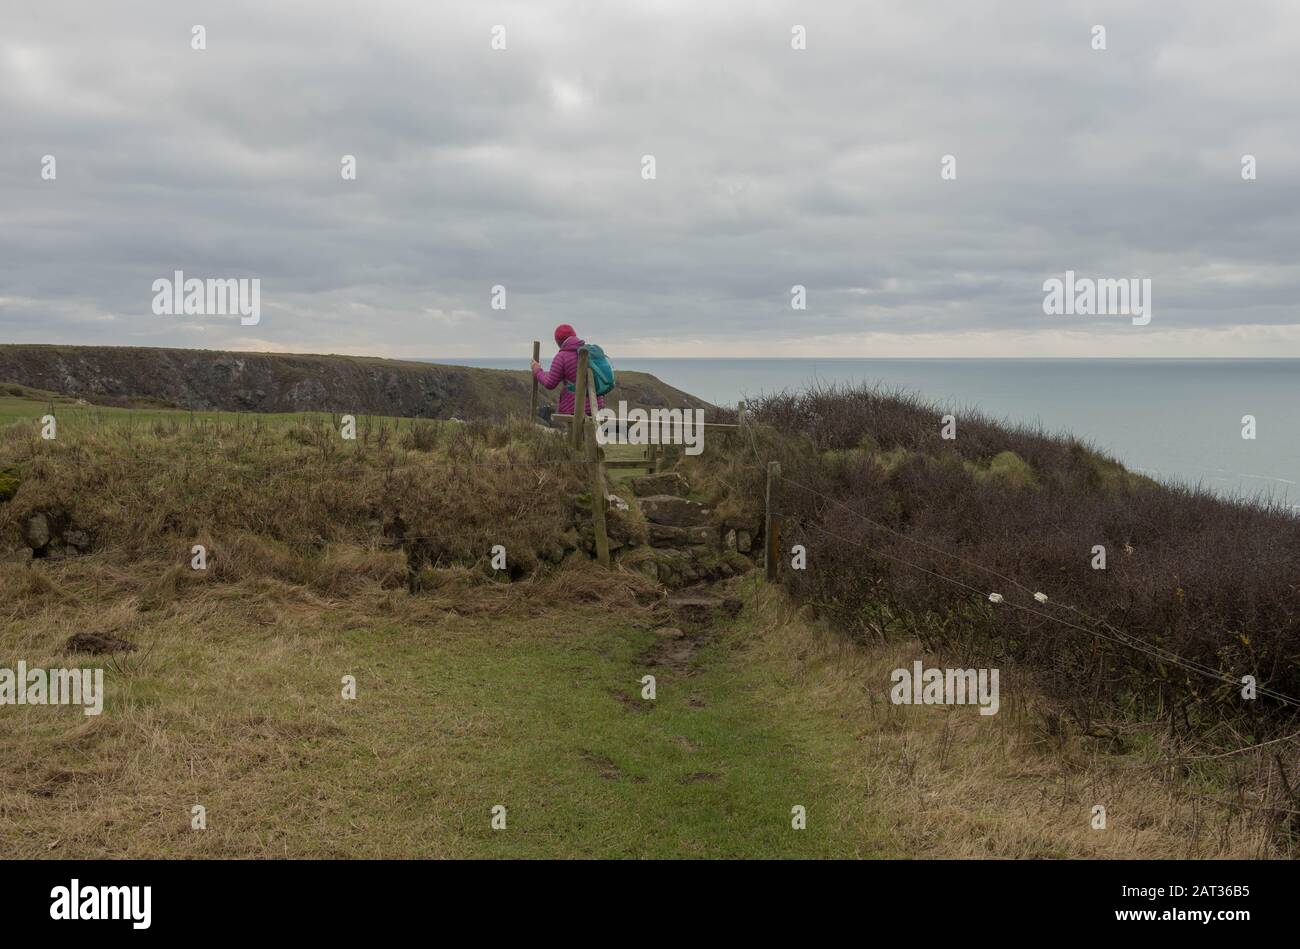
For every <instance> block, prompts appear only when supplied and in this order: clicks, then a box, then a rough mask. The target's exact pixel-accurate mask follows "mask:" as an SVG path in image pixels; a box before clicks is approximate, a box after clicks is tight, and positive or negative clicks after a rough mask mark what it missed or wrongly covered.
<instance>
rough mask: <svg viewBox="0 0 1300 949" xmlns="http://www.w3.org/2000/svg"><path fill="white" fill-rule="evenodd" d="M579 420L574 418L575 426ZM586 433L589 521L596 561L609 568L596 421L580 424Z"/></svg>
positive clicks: (588, 419)
mask: <svg viewBox="0 0 1300 949" xmlns="http://www.w3.org/2000/svg"><path fill="white" fill-rule="evenodd" d="M580 421H581V420H579V419H578V418H574V420H573V422H574V424H575V425H577V424H579V422H580ZM582 425H583V428H585V429H586V431H587V461H588V462H590V464H588V465H587V467H588V468H590V469H591V520H592V524H593V526H594V527H595V534H596V559H597V560H599V561H600V565H601V566H602V567H605V568H606V569H608V568H609V535H608V534H607V533H605V465H604V464H603V463H602V461H601V454H602V452H601V449H600V445H599V444H597V442H596V420H595V419H593V418H590V417H589V418H587V419H586V420H585V422H583V423H582Z"/></svg>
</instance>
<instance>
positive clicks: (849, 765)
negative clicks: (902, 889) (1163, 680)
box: [745, 587, 1293, 859]
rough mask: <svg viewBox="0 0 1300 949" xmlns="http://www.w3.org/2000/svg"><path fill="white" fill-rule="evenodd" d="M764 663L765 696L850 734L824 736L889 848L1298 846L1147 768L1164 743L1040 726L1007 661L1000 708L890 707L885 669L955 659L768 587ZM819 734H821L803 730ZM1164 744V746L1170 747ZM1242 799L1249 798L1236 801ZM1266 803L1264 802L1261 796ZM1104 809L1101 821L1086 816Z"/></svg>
mask: <svg viewBox="0 0 1300 949" xmlns="http://www.w3.org/2000/svg"><path fill="white" fill-rule="evenodd" d="M754 609H755V612H756V614H757V617H756V622H760V623H761V624H762V627H761V630H760V632H759V634H758V635H757V636H755V637H754V638H752V639H749V640H747V641H746V644H745V649H746V652H747V655H748V657H749V659H750V661H752V662H753V663H754V664H755V665H756V666H757V667H759V668H763V669H766V670H769V671H775V670H785V671H786V674H785V675H778V676H777V677H776V678H775V679H774V681H773V687H772V688H771V689H770V692H769V694H768V695H767V700H769V701H772V702H774V703H777V704H778V706H781V707H784V708H791V707H792V706H794V705H796V704H797V705H799V706H803V707H811V709H812V710H813V711H814V714H815V717H816V718H818V719H820V720H824V721H835V722H838V723H839V726H838V727H839V728H840V729H842V730H843V731H845V732H847V733H851V734H852V736H853V740H852V741H851V742H848V743H835V742H825V747H826V749H827V752H828V754H831V755H833V760H834V766H835V767H836V768H837V769H838V770H841V771H842V773H843V775H844V776H845V781H846V784H847V785H848V786H850V787H851V788H853V789H855V791H856V794H854V795H846V796H845V798H844V800H843V806H844V807H845V808H852V807H869V808H870V809H871V810H872V811H873V813H874V814H875V815H876V816H877V817H878V819H879V823H880V826H881V827H882V829H883V830H884V832H885V833H886V834H887V835H888V841H887V849H888V850H889V851H891V852H894V853H898V854H902V855H909V856H914V857H928V858H974V857H981V858H987V857H999V858H1039V857H1051V858H1121V859H1127V858H1144V859H1165V858H1260V857H1285V856H1291V855H1293V849H1292V846H1291V845H1290V844H1289V843H1288V842H1287V841H1286V839H1285V838H1279V836H1278V835H1277V834H1276V833H1274V832H1272V829H1271V828H1270V825H1269V822H1268V821H1265V820H1261V819H1260V814H1259V812H1258V810H1257V809H1256V808H1252V807H1250V806H1246V807H1242V806H1239V805H1238V803H1237V802H1228V803H1226V804H1225V803H1223V802H1221V801H1220V800H1219V799H1218V795H1217V794H1215V793H1214V792H1213V791H1212V790H1209V789H1200V790H1198V789H1196V788H1194V787H1192V786H1190V782H1189V781H1188V780H1186V779H1185V778H1183V779H1180V778H1173V779H1170V778H1168V777H1167V776H1166V774H1165V773H1163V772H1162V771H1161V769H1159V768H1153V767H1152V765H1153V763H1154V761H1155V760H1156V758H1157V757H1158V754H1157V753H1156V752H1155V751H1152V753H1151V754H1147V755H1137V754H1130V755H1111V754H1106V753H1104V752H1102V751H1100V750H1098V749H1097V748H1095V747H1089V743H1088V742H1087V741H1086V739H1083V738H1081V737H1080V736H1078V735H1073V736H1068V737H1061V736H1055V735H1048V734H1045V733H1044V729H1043V727H1042V722H1043V720H1044V719H1043V716H1042V715H1041V713H1043V712H1049V713H1050V712H1051V706H1050V705H1048V704H1047V703H1045V702H1043V700H1041V699H1040V698H1039V697H1038V696H1036V695H1035V694H1034V692H1033V691H1032V687H1017V685H1016V682H1017V679H1018V677H1017V676H1015V674H1014V672H1011V671H1009V670H1003V678H1002V689H1001V692H1002V705H1001V710H1000V711H999V713H998V714H996V715H993V716H980V715H979V714H978V712H977V711H976V709H974V708H973V707H958V708H942V707H937V706H919V705H917V706H909V705H894V704H892V703H891V702H890V701H889V685H890V673H891V672H892V670H894V669H897V668H910V667H911V664H912V662H913V661H915V660H917V659H921V660H923V661H924V662H925V663H926V665H927V667H929V666H938V667H943V666H945V665H947V663H945V662H944V661H943V660H942V658H941V657H938V656H934V655H931V654H927V653H926V652H925V651H924V650H923V649H922V648H921V646H920V644H919V643H892V644H889V645H875V646H867V645H863V644H860V643H855V642H852V641H850V640H848V639H847V638H845V637H844V636H843V635H841V634H839V633H835V632H833V631H830V630H829V629H827V628H826V627H825V626H824V625H823V624H820V623H810V622H808V621H806V620H805V619H804V618H802V617H801V615H800V614H799V613H798V612H797V611H796V610H795V609H794V608H793V607H792V606H791V605H790V604H789V603H788V601H786V599H785V597H784V594H783V593H781V592H779V591H776V590H773V589H771V588H768V587H760V588H758V590H757V600H756V602H755V603H754ZM809 740H810V741H819V740H820V739H819V737H818V736H809ZM1162 750H1163V751H1169V750H1170V749H1162ZM1242 803H1245V804H1247V805H1249V804H1250V802H1249V801H1245V802H1242ZM1259 803H1260V802H1259V801H1256V802H1255V804H1256V805H1258V804H1259ZM1096 804H1101V805H1103V806H1105V808H1106V812H1107V829H1105V830H1093V829H1092V828H1091V826H1090V818H1091V812H1092V807H1093V806H1094V805H1096Z"/></svg>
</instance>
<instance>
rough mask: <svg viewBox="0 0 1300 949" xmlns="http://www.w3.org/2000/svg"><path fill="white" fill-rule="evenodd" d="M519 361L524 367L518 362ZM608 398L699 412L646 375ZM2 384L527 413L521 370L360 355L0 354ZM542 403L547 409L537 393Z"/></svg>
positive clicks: (205, 398) (230, 403) (550, 398)
mask: <svg viewBox="0 0 1300 949" xmlns="http://www.w3.org/2000/svg"><path fill="white" fill-rule="evenodd" d="M521 361H522V360H521ZM618 378H619V385H618V387H617V388H616V389H615V390H614V393H613V396H612V399H613V401H614V402H615V403H617V401H618V400H619V399H626V400H627V401H628V403H629V405H640V406H643V407H646V408H652V407H669V406H672V407H676V406H681V407H684V408H685V407H689V408H696V407H707V403H705V402H702V401H701V400H699V399H696V398H694V397H693V396H690V395H688V394H687V393H685V392H681V391H680V390H678V389H674V388H673V387H672V386H668V385H665V384H663V383H662V382H660V381H659V380H658V379H656V378H655V377H654V376H651V375H647V374H646V373H638V372H627V373H619V374H618ZM0 382H16V383H18V384H20V385H25V386H30V387H31V388H35V389H47V390H50V391H54V392H60V393H64V394H67V395H74V396H79V397H81V398H83V399H86V400H87V401H89V402H101V403H115V402H118V403H120V402H122V401H125V400H148V401H152V402H161V403H165V404H169V405H175V406H178V407H181V408H187V409H195V410H207V411H211V410H220V411H229V412H308V411H320V412H349V413H352V414H366V415H395V416H405V417H418V418H451V417H453V416H455V417H458V418H462V419H470V418H480V417H491V416H500V415H503V414H506V413H515V412H519V411H521V410H522V411H526V410H527V408H528V400H529V394H530V392H531V389H532V381H531V378H530V377H529V375H528V373H527V371H524V370H521V371H518V372H515V371H509V370H500V369H478V368H470V367H466V366H441V365H432V364H429V363H419V362H405V361H401V360H393V359H372V358H367V357H359V356H312V355H296V354H284V353H232V352H221V351H212V350H199V349H144V348H133V347H110V346H25V345H4V346H0ZM541 396H542V398H541V402H540V404H543V405H544V404H547V403H552V404H553V403H554V394H553V393H547V392H545V391H544V390H543V392H542V393H541Z"/></svg>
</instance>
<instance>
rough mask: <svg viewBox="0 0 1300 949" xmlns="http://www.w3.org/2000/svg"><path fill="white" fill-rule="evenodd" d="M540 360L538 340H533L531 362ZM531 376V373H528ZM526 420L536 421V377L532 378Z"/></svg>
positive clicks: (540, 345)
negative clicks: (531, 394)
mask: <svg viewBox="0 0 1300 949" xmlns="http://www.w3.org/2000/svg"><path fill="white" fill-rule="evenodd" d="M541 358H542V344H541V342H540V341H539V340H536V339H535V340H533V362H537V361H538V360H539V359H541ZM530 375H531V373H530ZM528 418H529V420H530V421H533V422H536V421H537V377H536V376H533V397H532V399H531V400H529V402H528Z"/></svg>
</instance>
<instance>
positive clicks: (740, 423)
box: [736, 402, 745, 433]
mask: <svg viewBox="0 0 1300 949" xmlns="http://www.w3.org/2000/svg"><path fill="white" fill-rule="evenodd" d="M736 431H737V432H742V433H743V432H744V431H745V403H744V402H738V403H737V404H736Z"/></svg>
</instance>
